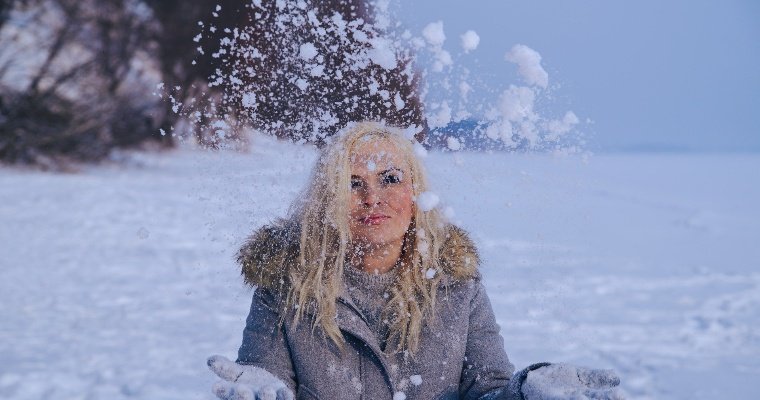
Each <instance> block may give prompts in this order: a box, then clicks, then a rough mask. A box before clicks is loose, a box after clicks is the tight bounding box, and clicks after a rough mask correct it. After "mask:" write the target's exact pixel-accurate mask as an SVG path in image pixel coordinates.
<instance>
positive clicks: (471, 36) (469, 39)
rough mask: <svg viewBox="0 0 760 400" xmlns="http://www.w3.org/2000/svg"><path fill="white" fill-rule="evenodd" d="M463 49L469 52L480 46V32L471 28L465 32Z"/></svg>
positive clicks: (462, 37)
mask: <svg viewBox="0 0 760 400" xmlns="http://www.w3.org/2000/svg"><path fill="white" fill-rule="evenodd" d="M461 39H462V50H464V52H465V53H469V52H471V51H473V50H475V49H477V48H478V44H480V36H478V33H477V32H475V31H473V30H469V31H467V32H465V33H464V34H463V35H462V36H461Z"/></svg>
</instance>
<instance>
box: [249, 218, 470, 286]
mask: <svg viewBox="0 0 760 400" xmlns="http://www.w3.org/2000/svg"><path fill="white" fill-rule="evenodd" d="M444 232H445V235H446V237H445V239H444V240H443V244H442V245H441V247H440V251H439V263H440V265H441V268H442V269H443V271H442V272H443V274H444V275H443V278H442V279H441V284H444V285H446V284H450V283H453V282H456V281H460V280H465V279H469V278H477V277H479V276H480V275H479V272H478V267H479V265H480V256H479V254H478V251H477V248H476V247H475V244H474V243H473V242H472V240H471V239H470V237H469V235H468V233H467V232H466V231H465V230H464V229H462V228H459V227H457V226H455V225H451V224H448V225H447V226H446V227H445V228H444ZM299 235H300V233H299V231H298V228H297V227H296V226H294V225H293V224H289V223H288V222H287V221H284V220H280V221H277V222H275V223H274V224H272V225H265V226H263V227H262V228H260V229H258V230H257V231H255V232H254V233H253V234H252V235H251V236H250V237H249V238H248V239H247V240H246V242H245V244H244V245H243V246H242V247H241V248H240V251H239V252H238V255H237V261H238V263H239V264H240V266H241V269H242V271H241V272H242V275H243V278H244V280H245V282H246V283H247V284H249V285H251V286H257V287H262V288H267V289H272V290H275V291H277V292H280V293H283V292H282V290H283V289H285V288H286V287H287V285H288V283H287V282H288V276H289V272H290V268H292V267H293V266H294V265H296V263H297V262H298V257H299V251H300V250H299V240H300V238H299Z"/></svg>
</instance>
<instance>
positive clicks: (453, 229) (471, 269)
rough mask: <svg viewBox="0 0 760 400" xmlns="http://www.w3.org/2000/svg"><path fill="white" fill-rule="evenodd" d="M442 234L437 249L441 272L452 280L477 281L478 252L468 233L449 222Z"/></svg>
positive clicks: (478, 275)
mask: <svg viewBox="0 0 760 400" xmlns="http://www.w3.org/2000/svg"><path fill="white" fill-rule="evenodd" d="M444 235H445V237H444V239H443V240H442V243H441V246H440V251H439V262H440V264H441V267H442V268H443V272H444V273H445V274H446V275H447V276H448V277H449V278H450V279H451V280H453V281H454V282H471V281H479V280H480V272H479V271H478V268H479V267H480V253H479V252H478V248H477V247H476V246H475V242H473V241H472V239H471V238H470V235H469V233H467V231H465V230H464V229H462V228H460V227H458V226H456V225H452V224H449V225H447V226H446V227H445V229H444ZM452 283H453V282H452Z"/></svg>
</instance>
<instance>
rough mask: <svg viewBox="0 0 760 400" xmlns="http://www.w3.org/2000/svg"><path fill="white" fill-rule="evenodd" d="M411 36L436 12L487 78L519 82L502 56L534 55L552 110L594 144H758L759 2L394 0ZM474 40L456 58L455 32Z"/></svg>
mask: <svg viewBox="0 0 760 400" xmlns="http://www.w3.org/2000/svg"><path fill="white" fill-rule="evenodd" d="M399 7H400V13H399V15H400V17H401V19H402V21H403V22H404V24H405V25H406V26H408V27H409V28H410V29H411V30H412V31H413V32H414V33H415V34H416V35H419V33H420V31H421V29H422V28H423V27H424V26H425V25H426V24H427V23H429V22H435V21H438V20H441V21H443V22H444V29H445V32H446V36H447V43H446V46H445V47H446V48H447V49H448V50H449V51H451V52H452V54H453V55H454V56H455V60H457V62H458V63H461V64H464V65H467V66H468V68H470V69H471V70H472V72H473V73H475V72H477V73H478V74H479V75H481V76H482V77H483V78H484V79H486V80H488V81H489V82H492V83H493V84H494V85H495V86H500V87H503V88H506V87H507V86H508V85H509V84H510V83H520V82H519V78H517V75H516V73H515V67H514V66H513V65H511V64H509V63H507V62H506V61H504V54H505V53H506V52H507V51H508V50H509V49H510V48H511V47H512V46H513V45H514V44H517V43H521V44H525V45H527V46H530V47H532V48H533V49H535V50H537V51H538V52H539V53H541V55H542V57H543V66H544V68H545V69H546V70H547V71H548V72H549V75H550V80H551V82H552V83H554V84H557V83H559V84H560V85H561V86H560V88H559V89H557V90H555V91H554V95H555V97H556V98H555V99H553V100H552V101H553V103H554V106H555V107H558V110H560V109H561V110H565V109H570V110H573V111H574V112H575V113H576V114H577V115H578V116H579V117H580V118H581V119H582V120H585V119H586V118H590V119H592V120H593V121H594V122H593V124H591V125H587V126H585V127H584V128H583V129H584V131H587V132H588V133H589V134H590V135H591V136H592V139H591V145H590V147H591V148H592V149H595V150H598V151H626V150H676V151H700V152H702V151H730V152H735V151H760V2H757V1H749V0H747V1H737V0H733V1H732V0H724V1H685V0H668V1H654V0H644V1H641V0H639V1H621V0H615V1H612V0H595V1H590V0H589V1H561V0H520V1H507V0H469V1H446V0H413V1H407V0H400V6H399ZM469 29H472V30H475V31H476V32H477V33H478V34H479V36H480V38H481V41H480V46H479V47H478V49H477V50H476V51H475V52H474V53H470V54H469V55H462V54H459V55H457V53H461V49H460V47H459V35H461V34H462V33H464V32H465V31H466V30H469Z"/></svg>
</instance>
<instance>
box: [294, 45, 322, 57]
mask: <svg viewBox="0 0 760 400" xmlns="http://www.w3.org/2000/svg"><path fill="white" fill-rule="evenodd" d="M317 54H319V53H318V52H317V48H316V47H314V43H304V44H302V45H301V47H300V48H299V50H298V56H299V57H301V58H302V59H304V60H306V61H308V60H311V59H312V58H314V57H316V56H317Z"/></svg>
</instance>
